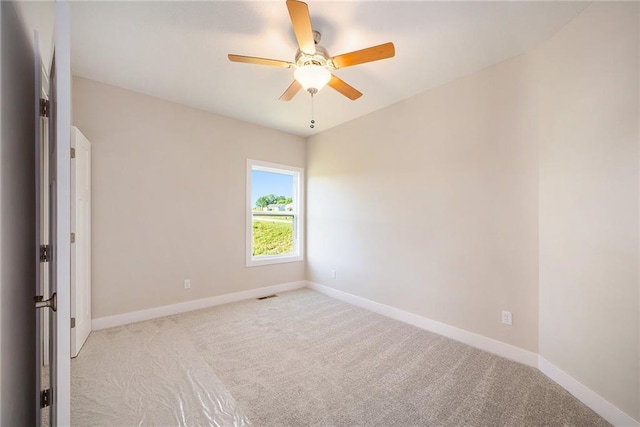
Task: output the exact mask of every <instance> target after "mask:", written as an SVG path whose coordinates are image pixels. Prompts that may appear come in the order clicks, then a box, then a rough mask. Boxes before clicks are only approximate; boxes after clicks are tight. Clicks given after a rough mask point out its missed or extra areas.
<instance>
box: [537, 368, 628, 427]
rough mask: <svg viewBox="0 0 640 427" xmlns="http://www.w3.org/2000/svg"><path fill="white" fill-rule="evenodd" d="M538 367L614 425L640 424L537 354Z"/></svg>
mask: <svg viewBox="0 0 640 427" xmlns="http://www.w3.org/2000/svg"><path fill="white" fill-rule="evenodd" d="M538 369H540V372H542V373H543V374H545V375H546V376H548V377H549V378H551V379H552V380H553V381H555V382H556V383H558V384H559V385H560V386H562V388H564V389H565V390H567V391H568V392H569V393H571V394H572V395H574V396H575V397H576V398H578V400H580V401H581V402H582V403H584V404H585V405H587V406H588V407H589V408H591V409H593V410H594V411H595V412H596V413H597V414H598V415H600V416H601V417H602V418H604V419H605V420H607V421H609V422H610V423H611V424H613V425H614V426H625V427H626V426H633V427H637V426H640V422H638V421H636V420H634V419H633V418H631V416H629V415H627V414H625V413H624V412H623V411H621V410H620V409H618V408H617V407H615V406H614V405H612V404H611V403H610V402H609V401H607V400H606V399H604V398H603V397H601V396H600V395H599V394H597V393H596V392H594V391H593V390H591V389H590V388H588V387H587V386H585V385H584V384H582V383H581V382H579V381H577V380H576V379H575V378H573V377H572V376H571V375H569V374H567V373H566V372H564V371H563V370H562V369H560V368H558V367H557V366H555V365H554V364H552V363H551V362H549V361H548V360H546V359H545V358H544V357H542V356H538Z"/></svg>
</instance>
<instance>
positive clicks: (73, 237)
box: [71, 233, 76, 243]
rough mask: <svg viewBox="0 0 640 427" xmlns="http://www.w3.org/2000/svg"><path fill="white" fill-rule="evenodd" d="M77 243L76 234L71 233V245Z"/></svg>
mask: <svg viewBox="0 0 640 427" xmlns="http://www.w3.org/2000/svg"><path fill="white" fill-rule="evenodd" d="M75 242H76V233H71V243H75Z"/></svg>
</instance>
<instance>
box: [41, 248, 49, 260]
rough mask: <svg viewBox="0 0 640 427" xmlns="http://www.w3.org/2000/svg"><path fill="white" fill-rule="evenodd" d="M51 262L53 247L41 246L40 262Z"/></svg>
mask: <svg viewBox="0 0 640 427" xmlns="http://www.w3.org/2000/svg"><path fill="white" fill-rule="evenodd" d="M49 261H51V246H50V245H40V262H49Z"/></svg>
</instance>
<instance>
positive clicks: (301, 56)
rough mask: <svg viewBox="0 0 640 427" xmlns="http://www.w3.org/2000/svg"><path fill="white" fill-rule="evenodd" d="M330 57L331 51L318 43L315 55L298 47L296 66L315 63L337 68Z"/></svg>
mask: <svg viewBox="0 0 640 427" xmlns="http://www.w3.org/2000/svg"><path fill="white" fill-rule="evenodd" d="M329 58H331V57H330V56H329V52H328V51H327V49H326V48H325V47H324V46H321V45H316V54H315V55H309V54H307V53H304V52H303V51H301V50H300V49H298V51H297V52H296V60H295V64H296V67H303V66H305V65H311V64H313V65H319V66H321V67H327V68H335V67H334V66H333V63H332V62H331V60H330V59H329Z"/></svg>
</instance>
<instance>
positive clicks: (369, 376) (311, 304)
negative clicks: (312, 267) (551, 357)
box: [72, 289, 608, 426]
mask: <svg viewBox="0 0 640 427" xmlns="http://www.w3.org/2000/svg"><path fill="white" fill-rule="evenodd" d="M154 322H155V323H154ZM159 322H160V323H162V324H163V325H167V324H169V325H171V327H170V328H169V329H170V333H169V338H170V339H169V341H171V340H177V341H176V342H175V343H174V344H173V345H175V346H180V348H181V350H180V351H179V352H175V351H174V353H175V354H168V355H163V356H158V355H155V356H154V357H153V358H154V359H161V360H163V361H164V362H163V363H165V364H168V363H169V360H171V358H172V357H187V356H185V351H189V352H190V353H196V354H192V355H191V356H188V357H189V360H190V361H191V362H194V363H196V364H197V365H198V366H200V369H199V370H194V372H193V374H192V376H195V380H196V381H197V382H198V384H200V387H201V389H200V391H199V393H200V394H202V393H204V392H205V391H206V387H208V386H207V383H208V381H213V384H212V388H213V389H214V391H215V390H222V394H224V395H225V396H228V397H229V399H231V400H229V399H227V403H228V405H227V407H226V409H224V408H223V409H222V410H221V412H222V413H223V415H224V412H225V411H229V410H230V411H231V412H233V413H234V414H235V415H234V416H235V417H236V418H237V419H239V420H244V421H246V420H247V419H248V421H249V422H250V423H251V424H253V425H257V426H458V425H465V426H507V425H509V426H523V425H526V426H539V425H558V426H560V425H573V426H600V425H608V424H607V423H606V422H605V421H604V420H603V419H602V418H600V417H599V416H598V415H596V414H595V413H594V412H593V411H591V410H590V409H589V408H587V407H586V406H585V405H583V404H582V403H581V402H579V401H578V400H577V399H575V398H574V397H572V396H571V395H570V394H569V393H567V392H566V391H564V390H563V389H562V388H561V387H559V386H558V385H556V384H555V383H553V382H552V381H551V380H549V379H548V378H546V377H545V376H544V375H542V374H541V373H540V372H538V371H537V370H535V369H532V368H529V367H527V366H524V365H521V364H518V363H515V362H511V361H509V360H506V359H503V358H501V357H498V356H494V355H491V354H489V353H486V352H483V351H480V350H477V349H475V348H473V347H469V346H467V345H464V344H460V343H457V342H455V341H452V340H450V339H447V338H444V337H442V336H439V335H436V334H433V333H430V332H427V331H424V330H421V329H418V328H415V327H412V326H409V325H406V324H403V323H400V322H397V321H394V320H391V319H388V318H385V317H383V316H380V315H377V314H375V313H371V312H368V311H366V310H363V309H360V308H357V307H354V306H351V305H348V304H345V303H342V302H340V301H337V300H334V299H332V298H329V297H326V296H324V295H322V294H319V293H317V292H314V291H310V290H306V289H303V290H299V291H293V292H288V293H283V294H280V295H279V297H278V298H271V299H266V300H262V301H258V300H249V301H244V302H239V303H234V304H228V305H225V306H219V307H214V308H210V309H206V310H200V311H197V312H191V313H185V314H182V315H178V316H172V317H170V318H166V319H163V320H162V321H152V322H144V323H140V324H137V325H130V326H126V327H120V328H114V329H112V330H107V331H100V332H97V333H93V334H92V335H91V337H90V339H89V341H88V342H87V344H86V346H87V348H86V349H83V352H85V351H86V355H83V353H82V352H81V354H80V357H78V358H77V359H76V360H74V362H73V364H72V373H73V375H72V377H73V378H72V389H73V393H74V397H73V399H72V421H74V424H76V425H114V424H113V423H111V424H110V423H109V420H108V419H106V420H105V419H102V420H101V419H100V417H105V416H107V417H109V416H112V417H115V418H112V420H115V419H117V420H118V422H120V423H121V424H120V425H125V424H127V418H126V416H117V417H116V416H115V415H114V414H113V413H111V412H114V411H116V412H117V411H118V410H122V406H119V405H121V404H122V402H120V401H118V399H120V400H122V396H121V395H120V396H115V397H114V393H113V392H104V395H105V396H100V395H99V394H100V393H103V392H102V391H101V390H102V389H103V388H104V386H100V385H99V382H100V380H99V379H96V378H95V368H96V366H100V365H102V364H103V363H105V361H106V360H109V359H110V358H112V357H115V356H114V354H115V353H118V352H119V353H120V354H122V353H126V354H128V355H129V356H127V357H124V358H123V357H122V356H117V360H118V363H115V364H114V363H109V366H108V367H107V368H108V370H109V372H108V373H107V374H105V375H106V377H107V380H106V381H107V385H106V388H107V389H109V388H113V383H114V380H108V378H110V377H116V378H121V377H122V376H123V375H124V374H126V372H129V373H131V372H134V373H135V372H137V373H139V374H140V375H137V376H136V382H142V383H144V382H145V381H150V382H152V383H153V384H154V387H166V388H168V389H171V387H172V386H171V384H172V383H175V384H177V385H181V386H184V385H185V381H184V379H182V378H172V377H171V375H169V373H170V372H173V371H175V372H176V373H179V372H180V370H179V369H176V370H171V369H169V370H168V371H170V372H168V373H165V374H163V376H162V378H160V379H158V378H152V379H148V378H146V377H145V375H147V374H149V372H151V371H149V370H147V371H145V370H144V369H143V370H142V371H140V370H139V369H138V368H131V367H126V366H122V365H123V364H126V363H128V362H127V361H126V359H127V358H132V360H131V363H135V364H140V363H142V360H143V359H144V358H143V359H140V358H137V360H133V359H136V356H133V354H134V353H135V351H136V350H135V348H132V349H126V350H125V349H119V348H109V346H108V345H107V346H105V345H104V344H105V343H107V342H108V341H109V339H110V336H111V339H113V336H115V335H121V334H122V333H123V331H124V332H125V333H127V331H128V330H134V331H137V332H135V333H133V332H130V333H131V334H134V335H136V337H137V340H136V341H137V342H145V340H147V339H150V338H145V337H144V335H143V333H151V334H152V337H155V338H153V339H158V337H157V334H161V333H162V331H160V329H161V328H160V329H159V328H157V327H144V326H141V325H145V324H150V325H154V324H156V325H157V324H158V323H159ZM153 331H156V332H153ZM162 341H163V342H167V340H165V339H164V338H163V339H162ZM127 342H131V341H130V340H129V341H127ZM134 347H135V345H134ZM142 347H145V346H142ZM156 347H157V348H154V350H153V351H155V352H159V351H162V350H161V348H160V347H161V346H156ZM95 348H99V349H100V351H93V350H92V349H95ZM170 353H171V352H170ZM203 362H204V363H203ZM202 364H206V365H207V366H208V367H209V368H210V369H211V372H209V371H207V370H206V369H204V367H203V366H202ZM114 370H115V372H114ZM165 370H166V369H165ZM91 371H94V372H93V373H92V372H91ZM123 373H124V374H123ZM197 375H203V378H197ZM102 376H103V377H104V375H102ZM192 380H194V379H192ZM102 381H105V379H104V378H102ZM216 381H219V383H216ZM159 382H160V383H163V382H168V383H169V384H165V385H163V386H160V385H158V383H159ZM121 386H122V385H121ZM138 388H139V389H140V390H138V391H141V392H143V393H144V391H145V390H146V391H147V392H149V391H150V388H149V387H148V386H139V387H138ZM87 393H89V394H90V396H91V397H87V396H86V395H87ZM96 394H98V395H96ZM186 394H189V393H186ZM191 394H192V395H198V393H191ZM231 396H232V397H231ZM156 397H157V396H153V395H151V394H147V395H144V394H143V395H140V396H137V397H134V394H133V393H132V394H131V395H130V396H127V399H128V400H129V401H131V400H133V401H135V402H136V404H135V405H131V404H130V403H129V404H128V405H125V406H124V408H131V407H132V406H135V407H136V408H137V410H138V412H139V413H147V412H148V409H146V408H147V407H148V406H153V400H154V399H155V398H156ZM109 399H111V401H109ZM113 399H115V400H113ZM97 402H98V403H99V404H100V405H101V410H100V411H99V412H98V413H92V410H91V408H88V407H86V405H89V404H92V403H93V404H96V403H97ZM167 404H171V403H170V402H168V403H167ZM182 405H187V406H188V407H189V408H190V410H193V411H196V412H198V410H197V409H195V408H196V406H195V405H191V403H189V402H183V403H182ZM156 406H157V405H156ZM109 408H111V409H109ZM172 411H174V410H168V411H166V412H167V414H168V415H170V414H171V413H172ZM94 412H95V411H94ZM174 412H175V411H174ZM130 415H131V414H130ZM211 415H212V417H213V415H215V414H211ZM245 417H246V418H245ZM138 418H139V417H138ZM138 418H136V417H135V416H133V418H131V420H130V421H131V422H130V423H129V424H128V425H137V423H138V421H139V420H138ZM223 418H224V417H223ZM196 419H197V421H198V423H192V424H190V425H202V424H199V422H205V424H206V422H209V421H207V420H209V419H210V418H208V417H199V418H194V420H196ZM212 419H213V418H212ZM230 419H231V418H228V417H227V418H226V422H229V423H232V422H230V421H229V420H230ZM221 420H222V421H220V422H219V424H220V425H225V419H221ZM163 421H166V422H163ZM177 421H180V419H179V418H172V419H166V420H163V419H161V418H157V417H156V418H154V422H155V423H156V424H149V423H143V424H142V425H160V424H166V425H177V424H180V423H177Z"/></svg>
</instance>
